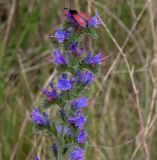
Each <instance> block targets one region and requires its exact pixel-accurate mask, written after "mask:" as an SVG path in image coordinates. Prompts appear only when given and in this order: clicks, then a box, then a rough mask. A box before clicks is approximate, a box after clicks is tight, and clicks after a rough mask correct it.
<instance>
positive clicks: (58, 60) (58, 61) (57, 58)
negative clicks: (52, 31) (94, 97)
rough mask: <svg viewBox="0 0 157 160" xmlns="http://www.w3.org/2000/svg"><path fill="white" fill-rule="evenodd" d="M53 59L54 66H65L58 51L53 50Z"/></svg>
mask: <svg viewBox="0 0 157 160" xmlns="http://www.w3.org/2000/svg"><path fill="white" fill-rule="evenodd" d="M53 58H54V60H53V62H54V64H60V65H65V64H66V61H65V59H64V57H63V56H62V55H61V54H60V52H59V51H58V50H54V52H53Z"/></svg>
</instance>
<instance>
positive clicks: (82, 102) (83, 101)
mask: <svg viewBox="0 0 157 160" xmlns="http://www.w3.org/2000/svg"><path fill="white" fill-rule="evenodd" d="M86 106H87V98H84V97H79V98H77V99H74V100H72V108H73V109H74V110H79V109H81V108H84V107H86Z"/></svg>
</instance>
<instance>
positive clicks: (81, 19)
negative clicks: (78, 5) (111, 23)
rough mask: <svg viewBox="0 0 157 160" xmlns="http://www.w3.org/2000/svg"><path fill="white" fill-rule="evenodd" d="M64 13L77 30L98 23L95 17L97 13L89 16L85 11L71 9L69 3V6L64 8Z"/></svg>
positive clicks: (95, 25)
mask: <svg viewBox="0 0 157 160" xmlns="http://www.w3.org/2000/svg"><path fill="white" fill-rule="evenodd" d="M69 3H70V1H69ZM64 14H65V16H66V18H67V20H68V21H69V22H70V23H71V24H73V25H74V26H75V27H76V28H77V29H78V30H81V29H83V28H89V27H97V26H98V25H99V24H100V23H99V20H98V19H97V15H96V16H94V17H89V16H88V15H86V14H85V13H82V12H80V11H77V10H75V9H71V4H70V8H64Z"/></svg>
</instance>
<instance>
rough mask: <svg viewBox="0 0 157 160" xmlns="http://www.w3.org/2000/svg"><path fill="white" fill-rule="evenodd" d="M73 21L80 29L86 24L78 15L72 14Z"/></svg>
mask: <svg viewBox="0 0 157 160" xmlns="http://www.w3.org/2000/svg"><path fill="white" fill-rule="evenodd" d="M73 17H74V19H75V20H76V21H77V23H79V25H80V26H81V27H86V22H85V20H84V19H82V18H81V17H80V16H79V15H77V14H73Z"/></svg>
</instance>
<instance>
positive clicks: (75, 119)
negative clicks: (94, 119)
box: [68, 115, 86, 129]
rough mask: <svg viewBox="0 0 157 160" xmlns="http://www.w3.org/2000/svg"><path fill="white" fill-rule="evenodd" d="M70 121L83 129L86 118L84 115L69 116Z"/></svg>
mask: <svg viewBox="0 0 157 160" xmlns="http://www.w3.org/2000/svg"><path fill="white" fill-rule="evenodd" d="M68 122H69V123H70V124H72V125H74V126H75V127H78V128H79V129H81V128H82V127H83V126H84V124H85V122H86V119H85V117H84V116H83V115H79V116H77V117H70V118H68Z"/></svg>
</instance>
